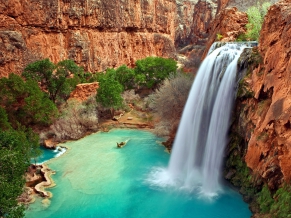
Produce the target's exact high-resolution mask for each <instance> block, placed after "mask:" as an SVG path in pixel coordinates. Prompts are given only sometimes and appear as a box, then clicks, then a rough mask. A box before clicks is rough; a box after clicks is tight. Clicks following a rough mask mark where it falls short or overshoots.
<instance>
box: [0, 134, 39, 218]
mask: <svg viewBox="0 0 291 218" xmlns="http://www.w3.org/2000/svg"><path fill="white" fill-rule="evenodd" d="M37 148H38V139H37V137H36V135H35V134H33V133H32V131H31V130H29V131H24V130H23V129H22V130H18V131H16V130H12V129H11V130H7V131H1V132H0V167H1V170H0V217H5V218H6V217H7V218H9V217H11V218H14V217H23V216H24V207H23V206H21V205H19V204H18V202H17V197H18V196H19V195H20V194H22V192H23V188H24V184H25V181H24V177H23V175H24V173H25V171H26V169H27V167H28V166H29V164H30V158H31V157H32V152H33V151H35V149H37Z"/></svg>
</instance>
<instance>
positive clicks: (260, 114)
mask: <svg viewBox="0 0 291 218" xmlns="http://www.w3.org/2000/svg"><path fill="white" fill-rule="evenodd" d="M290 20H291V2H290V1H288V0H284V1H281V2H279V3H276V4H275V5H273V6H272V7H271V8H270V9H269V12H268V14H267V16H266V18H265V22H264V24H263V27H262V31H261V36H260V43H259V52H260V54H261V56H262V58H263V63H262V64H260V65H259V66H258V67H257V68H256V69H255V70H254V71H253V73H252V74H251V76H250V78H249V79H248V81H247V82H248V85H249V87H252V91H253V93H254V100H253V101H252V103H253V105H252V106H251V107H252V108H253V109H255V110H254V112H251V110H250V111H249V112H248V118H249V119H250V121H251V122H252V123H253V124H254V126H253V129H252V132H253V133H252V134H251V136H250V138H249V143H248V149H247V153H246V157H245V161H246V163H247V165H248V167H250V168H251V169H252V170H253V172H254V173H255V174H258V175H260V176H261V177H262V178H263V179H265V180H266V181H267V182H268V185H269V187H270V188H275V187H276V185H278V183H282V182H284V181H287V182H290V181H291V171H290V169H291V79H290V75H291V38H290V35H291V23H290Z"/></svg>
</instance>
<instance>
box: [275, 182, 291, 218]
mask: <svg viewBox="0 0 291 218" xmlns="http://www.w3.org/2000/svg"><path fill="white" fill-rule="evenodd" d="M273 198H274V203H273V204H272V206H271V214H272V215H273V217H277V218H287V217H291V207H290V202H291V186H290V185H285V186H283V187H282V188H279V189H278V190H277V192H276V193H275V195H274V197H273Z"/></svg>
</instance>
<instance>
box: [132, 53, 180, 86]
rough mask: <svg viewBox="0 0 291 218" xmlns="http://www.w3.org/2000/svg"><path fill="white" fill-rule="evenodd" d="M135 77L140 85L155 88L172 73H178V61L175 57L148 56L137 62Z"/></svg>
mask: <svg viewBox="0 0 291 218" xmlns="http://www.w3.org/2000/svg"><path fill="white" fill-rule="evenodd" d="M135 65H136V67H135V69H134V71H135V79H136V83H137V84H138V85H139V86H142V87H147V88H155V87H156V86H157V85H158V84H159V83H161V82H162V81H163V80H164V79H165V78H167V77H168V76H169V75H170V74H173V73H176V70H177V63H176V61H174V60H173V59H166V58H160V57H147V58H144V59H142V60H137V61H136V62H135Z"/></svg>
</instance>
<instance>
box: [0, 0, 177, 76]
mask: <svg viewBox="0 0 291 218" xmlns="http://www.w3.org/2000/svg"><path fill="white" fill-rule="evenodd" d="M175 16H176V2H175V0H125V1H113V0H107V1H105V0H104V1H100V0H39V1H33V0H8V1H7V0H0V76H6V75H7V74H8V73H10V72H16V73H20V72H21V70H22V69H23V67H24V66H25V65H26V64H27V63H29V62H31V61H34V60H36V59H39V58H50V59H51V61H53V62H58V61H60V60H63V59H68V58H69V59H73V60H75V61H76V63H78V64H79V65H82V66H84V68H85V69H86V70H88V71H92V72H94V71H102V70H104V69H106V68H107V67H116V66H119V65H121V64H127V65H129V66H132V65H133V64H134V62H135V60H137V59H141V58H144V57H146V56H151V55H156V56H163V57H174V56H175V47H174V43H173V41H174V34H175V27H174V26H175Z"/></svg>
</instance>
